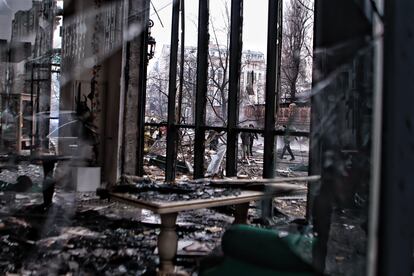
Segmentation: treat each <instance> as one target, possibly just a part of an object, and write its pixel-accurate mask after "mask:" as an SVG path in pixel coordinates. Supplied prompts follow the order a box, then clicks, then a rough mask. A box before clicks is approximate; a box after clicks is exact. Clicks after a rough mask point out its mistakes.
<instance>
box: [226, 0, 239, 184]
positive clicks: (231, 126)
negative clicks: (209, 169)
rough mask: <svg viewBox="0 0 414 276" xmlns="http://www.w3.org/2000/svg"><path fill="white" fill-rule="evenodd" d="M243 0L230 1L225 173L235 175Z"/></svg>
mask: <svg viewBox="0 0 414 276" xmlns="http://www.w3.org/2000/svg"><path fill="white" fill-rule="evenodd" d="M242 31H243V0H232V1H231V31H230V72H229V79H230V81H229V96H228V99H229V100H228V112H227V150H226V175H227V176H236V175H237V141H238V133H237V130H236V129H235V128H236V126H237V122H238V117H239V114H238V113H239V108H238V102H239V91H240V67H241V54H242V33H243V32H242Z"/></svg>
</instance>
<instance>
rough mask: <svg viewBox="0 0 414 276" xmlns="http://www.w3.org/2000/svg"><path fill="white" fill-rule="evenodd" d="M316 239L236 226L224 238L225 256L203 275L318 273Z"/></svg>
mask: <svg viewBox="0 0 414 276" xmlns="http://www.w3.org/2000/svg"><path fill="white" fill-rule="evenodd" d="M313 244H314V239H313V238H311V237H308V236H305V235H299V234H288V233H287V232H284V231H278V230H273V229H261V228H257V227H252V226H247V225H234V226H232V227H231V228H230V229H228V230H227V231H226V232H225V233H224V236H223V239H222V249H223V253H224V259H223V260H222V261H220V262H219V263H217V264H216V265H215V266H213V267H209V268H204V269H201V271H200V275H201V276H215V275H241V276H242V275H263V276H266V275H273V276H310V275H315V273H314V269H313V267H312V265H311V254H312V247H313Z"/></svg>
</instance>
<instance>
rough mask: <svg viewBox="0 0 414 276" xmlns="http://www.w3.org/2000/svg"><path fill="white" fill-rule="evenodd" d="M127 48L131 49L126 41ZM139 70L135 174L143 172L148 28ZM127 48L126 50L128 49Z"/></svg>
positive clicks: (144, 34)
mask: <svg viewBox="0 0 414 276" xmlns="http://www.w3.org/2000/svg"><path fill="white" fill-rule="evenodd" d="M149 2H150V1H145V10H144V20H143V22H144V24H145V26H148V23H149V8H150V7H149ZM128 48H129V49H131V47H130V46H129V42H128ZM139 48H140V53H139V55H140V70H139V79H138V87H139V94H138V95H139V96H138V119H137V124H138V131H139V132H138V133H140V134H141V135H138V141H137V155H136V156H137V161H136V171H137V175H139V176H142V175H143V174H144V138H145V135H144V133H145V105H146V99H147V93H146V92H147V91H146V90H147V66H148V55H147V53H148V29H147V28H144V31H143V32H142V34H141V45H140V47H139ZM129 49H128V51H129Z"/></svg>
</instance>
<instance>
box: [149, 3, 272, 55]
mask: <svg viewBox="0 0 414 276" xmlns="http://www.w3.org/2000/svg"><path fill="white" fill-rule="evenodd" d="M152 3H153V4H154V6H155V8H156V9H157V10H158V13H159V16H160V18H161V20H162V23H163V25H164V27H162V26H161V23H160V21H159V19H158V17H157V15H156V14H155V12H154V11H153V9H151V14H150V18H151V19H152V20H153V21H154V23H155V26H154V27H153V29H152V36H153V37H154V38H155V40H156V41H157V47H156V55H159V54H160V51H161V49H162V45H164V44H170V43H171V41H170V40H171V36H170V33H171V13H172V5H171V3H172V1H171V0H153V1H152ZM226 4H227V5H228V7H229V9H230V0H210V37H212V31H211V25H212V24H214V26H215V28H216V29H217V30H218V31H217V33H218V36H219V40H220V41H219V43H220V44H222V45H225V43H226V41H225V35H224V34H225V32H224V31H220V29H223V27H224V22H225V21H224V20H225V5H226ZM243 4H244V14H243V17H244V18H243V50H256V51H261V52H263V53H264V54H265V53H266V38H267V10H268V1H265V0H245V1H244V3H243ZM185 13H186V22H185V24H186V26H185V28H186V30H185V34H186V38H185V44H186V46H197V20H198V1H194V0H185Z"/></svg>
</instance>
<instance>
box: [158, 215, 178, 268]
mask: <svg viewBox="0 0 414 276" xmlns="http://www.w3.org/2000/svg"><path fill="white" fill-rule="evenodd" d="M176 219H177V213H170V214H162V215H161V232H160V234H159V235H158V254H159V256H160V267H159V271H158V273H157V274H158V276H166V275H170V274H173V273H174V259H175V256H176V255H177V244H178V236H177V232H176V231H175V222H176Z"/></svg>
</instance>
